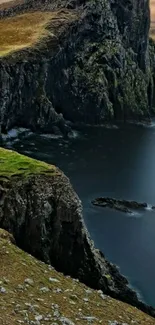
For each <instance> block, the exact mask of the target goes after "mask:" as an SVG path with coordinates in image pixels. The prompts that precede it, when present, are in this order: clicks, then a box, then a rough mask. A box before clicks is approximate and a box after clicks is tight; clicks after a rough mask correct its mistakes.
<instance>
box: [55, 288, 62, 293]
mask: <svg viewBox="0 0 155 325" xmlns="http://www.w3.org/2000/svg"><path fill="white" fill-rule="evenodd" d="M53 292H54V293H60V292H62V289H60V288H57V289H54V290H53Z"/></svg>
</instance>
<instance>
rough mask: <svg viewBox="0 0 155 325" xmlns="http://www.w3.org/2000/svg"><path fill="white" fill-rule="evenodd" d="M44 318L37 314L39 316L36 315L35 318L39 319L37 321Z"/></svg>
mask: <svg viewBox="0 0 155 325" xmlns="http://www.w3.org/2000/svg"><path fill="white" fill-rule="evenodd" d="M42 319H43V316H42V315H37V316H35V320H37V321H40V320H42Z"/></svg>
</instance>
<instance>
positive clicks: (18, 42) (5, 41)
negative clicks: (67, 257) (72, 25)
mask: <svg viewBox="0 0 155 325" xmlns="http://www.w3.org/2000/svg"><path fill="white" fill-rule="evenodd" d="M74 18H75V15H74V14H72V13H71V11H69V10H68V11H67V10H66V11H65V10H57V11H51V12H50V11H49V12H48V11H35V12H31V11H30V12H27V13H24V14H20V15H16V16H14V17H7V18H3V19H1V20H0V57H4V56H7V55H8V54H11V53H13V52H15V51H19V50H23V49H28V48H32V47H35V46H37V44H40V43H41V40H43V39H46V38H48V37H49V36H50V37H51V38H52V37H54V38H55V37H56V35H55V31H56V29H57V26H58V25H62V26H63V25H64V24H65V23H66V21H71V20H73V19H74ZM50 26H51V28H50ZM48 27H49V28H48ZM52 27H53V29H52ZM53 31H54V33H53Z"/></svg>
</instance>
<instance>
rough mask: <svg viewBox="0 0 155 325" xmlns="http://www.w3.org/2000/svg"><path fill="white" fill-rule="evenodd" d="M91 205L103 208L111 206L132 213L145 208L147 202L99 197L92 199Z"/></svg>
mask: <svg viewBox="0 0 155 325" xmlns="http://www.w3.org/2000/svg"><path fill="white" fill-rule="evenodd" d="M92 204H93V205H97V206H101V207H103V208H111V209H115V210H120V211H122V212H126V213H133V211H134V210H140V209H145V208H147V203H138V202H136V201H127V200H117V199H113V198H109V197H99V198H97V199H95V200H93V201H92Z"/></svg>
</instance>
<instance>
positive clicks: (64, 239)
mask: <svg viewBox="0 0 155 325" xmlns="http://www.w3.org/2000/svg"><path fill="white" fill-rule="evenodd" d="M0 161H1V164H0V200H1V204H0V227H2V228H4V229H6V230H8V231H10V232H11V233H12V234H13V235H14V237H15V240H16V242H17V245H18V246H19V247H21V248H22V249H23V250H25V251H27V252H28V253H30V254H32V255H33V256H35V257H37V258H38V259H40V260H42V261H44V262H46V263H49V264H51V265H52V266H54V267H55V268H56V269H57V270H59V271H61V272H63V273H64V274H66V275H71V276H72V277H74V278H78V279H79V280H80V281H82V282H84V283H85V284H87V285H89V286H90V287H92V288H95V289H101V290H102V291H103V292H104V294H108V295H111V296H112V297H114V298H117V299H120V300H122V301H125V302H128V303H130V304H132V305H134V306H136V307H138V308H139V309H141V310H143V311H145V312H147V313H149V314H151V315H153V316H154V315H155V311H154V309H153V308H151V307H149V306H146V305H145V304H144V303H143V302H141V301H139V300H138V298H137V295H136V293H135V292H134V291H133V290H131V289H130V288H129V287H128V281H127V280H126V278H125V277H124V276H122V275H121V274H120V273H119V271H118V269H117V268H116V267H115V266H114V265H113V264H111V263H109V262H108V261H107V260H106V259H105V257H104V255H103V254H102V253H101V252H100V251H99V250H97V249H95V247H94V243H93V242H92V241H91V239H90V237H89V234H88V231H87V229H86V227H85V224H84V220H83V215H82V205H81V202H80V200H79V198H78V196H77V195H76V193H75V192H74V190H73V188H72V186H71V184H70V182H69V180H68V178H67V177H66V176H65V175H64V174H63V173H62V172H61V171H60V170H59V169H57V168H56V167H55V166H52V165H48V164H46V163H43V162H39V161H36V160H34V159H31V158H28V157H25V156H22V155H19V154H17V153H15V152H13V151H9V150H5V149H0ZM51 277H52V276H51ZM53 278H54V277H53ZM56 278H57V277H56ZM52 283H53V285H54V284H56V283H55V281H52V282H49V277H48V284H49V285H50V284H52ZM77 283H78V282H77V281H76V285H77ZM84 297H85V296H84Z"/></svg>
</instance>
